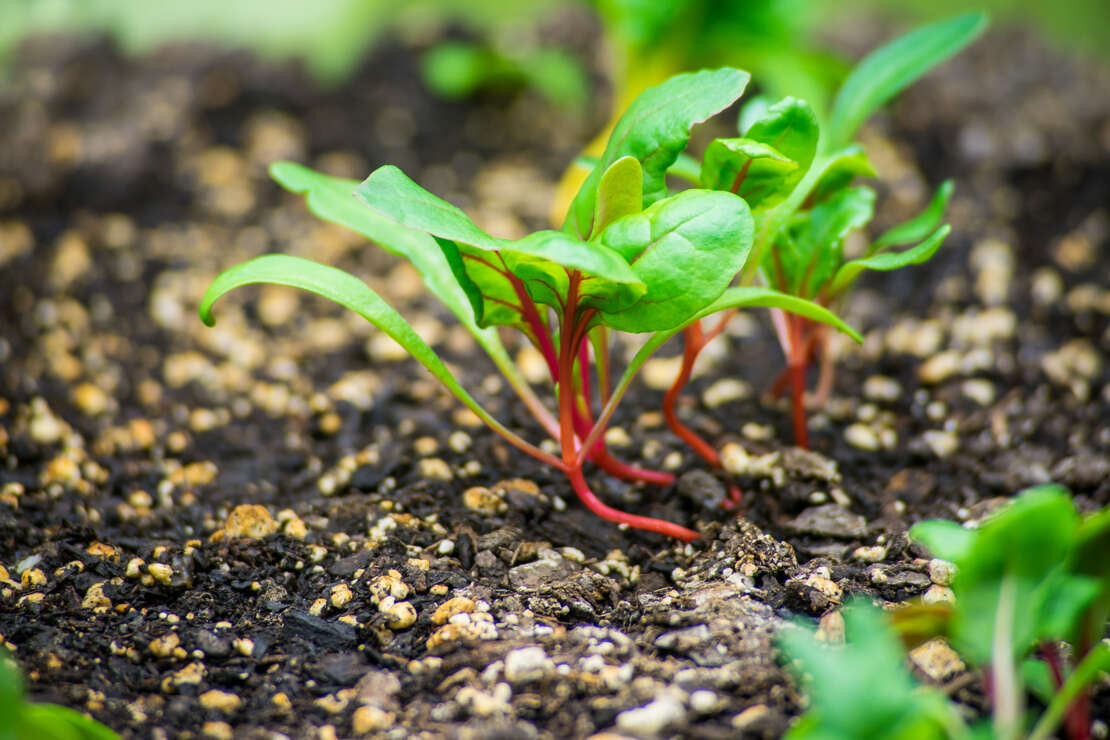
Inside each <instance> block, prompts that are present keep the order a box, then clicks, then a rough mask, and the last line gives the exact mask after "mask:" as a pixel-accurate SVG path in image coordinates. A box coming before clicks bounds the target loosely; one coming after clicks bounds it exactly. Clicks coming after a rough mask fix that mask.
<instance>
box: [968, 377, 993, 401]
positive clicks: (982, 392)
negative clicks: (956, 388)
mask: <svg viewBox="0 0 1110 740" xmlns="http://www.w3.org/2000/svg"><path fill="white" fill-rule="evenodd" d="M961 390H962V391H963V394H964V396H966V397H967V398H970V399H971V400H972V401H974V402H975V403H977V404H979V405H980V406H990V405H991V404H992V403H994V397H995V391H994V383H992V382H990V381H989V380H984V379H982V378H972V379H970V380H965V381H964V383H963V386H962V387H961Z"/></svg>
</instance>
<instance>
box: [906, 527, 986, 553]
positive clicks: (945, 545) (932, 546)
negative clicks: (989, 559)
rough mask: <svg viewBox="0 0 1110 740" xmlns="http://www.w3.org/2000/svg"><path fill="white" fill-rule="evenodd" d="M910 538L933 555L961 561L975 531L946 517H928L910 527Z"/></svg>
mask: <svg viewBox="0 0 1110 740" xmlns="http://www.w3.org/2000/svg"><path fill="white" fill-rule="evenodd" d="M910 538H911V539H914V540H916V541H918V542H920V543H921V544H922V545H924V546H925V549H927V550H928V551H929V553H930V554H932V555H933V556H934V557H938V558H941V559H942V560H948V561H950V562H953V563H958V562H962V561H963V560H964V559H965V558H967V555H968V553H969V552H971V547H972V544H973V543H974V542H975V532H974V531H972V530H970V529H964V528H963V527H961V526H960V525H959V524H957V523H956V522H952V521H948V520H947V519H928V520H926V521H923V522H918V523H917V524H915V525H913V526H912V527H910Z"/></svg>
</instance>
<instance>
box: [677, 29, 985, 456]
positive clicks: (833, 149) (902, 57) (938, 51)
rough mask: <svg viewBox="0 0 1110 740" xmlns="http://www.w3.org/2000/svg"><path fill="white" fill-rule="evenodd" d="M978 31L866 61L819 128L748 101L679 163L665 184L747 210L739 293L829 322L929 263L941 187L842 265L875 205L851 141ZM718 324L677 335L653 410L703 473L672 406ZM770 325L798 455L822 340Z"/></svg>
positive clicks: (793, 324) (796, 328)
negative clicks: (773, 294)
mask: <svg viewBox="0 0 1110 740" xmlns="http://www.w3.org/2000/svg"><path fill="white" fill-rule="evenodd" d="M985 26H986V17H985V16H984V15H983V14H981V13H971V14H968V15H963V16H959V17H957V18H953V19H950V20H946V21H943V22H940V23H936V24H933V25H930V26H926V27H923V28H920V29H917V30H915V31H912V32H910V33H908V34H906V35H904V36H902V37H901V38H898V39H896V40H895V41H892V42H891V43H889V44H887V45H885V46H883V47H881V48H879V49H877V50H876V51H874V52H872V53H871V54H869V55H868V56H867V57H865V58H864V59H863V60H862V61H861V62H860V63H859V64H858V65H857V66H856V67H855V69H853V70H852V72H851V73H850V74H849V75H848V78H847V79H846V80H845V81H844V84H843V85H842V86H841V88H840V90H839V91H838V92H837V94H836V97H835V99H834V101H833V104H832V111H831V112H830V113H829V114H828V115H827V116H825V117H824V120H825V124H824V125H822V124H820V123H819V122H818V121H819V119H818V116H817V114H816V113H815V112H814V110H813V108H812V107H811V106H810V105H809V104H808V103H806V102H805V101H803V100H799V99H796V98H790V97H787V98H783V99H782V100H780V101H778V102H777V103H775V104H773V105H768V104H767V101H765V100H762V99H760V98H756V99H755V100H753V101H752V102H751V103H749V104H748V105H747V106H745V108H744V109H743V110H742V112H741V116H740V120H739V133H740V136H739V137H735V138H725V139H717V140H715V141H713V142H712V143H710V144H709V146H708V147H707V149H706V150H705V153H704V155H703V158H702V161H701V163H700V165H699V163H697V162H696V161H694V160H691V159H689V158H683V159H681V160H679V162H678V164H677V166H676V167H675V168H673V169H672V174H674V175H677V176H680V177H683V178H685V179H687V180H690V181H692V182H693V183H694V184H695V185H696V186H697V187H701V188H706V189H710V190H719V191H727V192H731V193H734V194H736V195H739V196H740V197H742V198H744V199H745V200H746V201H747V203H748V205H749V206H750V207H751V209H752V214H753V216H754V219H755V224H756V232H755V234H756V235H755V241H754V245H753V248H752V258H751V259H750V260H749V261H748V263H747V265H746V266H745V268H744V271H743V275H742V277H741V284H742V285H744V284H748V283H750V282H751V281H752V280H753V278H754V277H755V274H756V272H757V271H760V272H761V273H762V276H763V278H764V280H765V281H766V283H767V284H768V285H769V286H771V287H773V288H775V289H777V290H779V291H781V292H783V293H786V294H788V295H792V296H795V297H798V298H804V299H807V300H811V301H815V302H817V303H819V304H820V305H823V306H825V307H828V308H830V309H833V310H834V312H836V311H837V310H839V308H840V307H841V305H842V304H843V301H844V298H845V296H846V295H847V293H848V292H849V291H850V290H851V287H852V285H853V283H854V282H855V280H856V279H857V278H858V277H859V275H860V274H861V273H862V272H863V271H864V270H879V271H886V270H895V269H898V268H901V267H905V266H907V265H913V264H919V263H921V262H924V261H926V260H928V259H930V258H931V257H932V256H933V254H935V253H936V251H937V249H938V248H939V247H940V245H941V243H942V242H943V241H944V238H945V237H946V236H947V235H948V232H949V227H948V226H947V225H942V224H941V223H940V222H941V219H942V217H943V215H944V210H945V208H946V206H947V204H948V200H949V198H950V197H951V195H952V183H951V181H946V182H944V183H942V184H941V186H940V187H939V188H938V189H937V192H936V195H934V197H933V199H932V202H930V204H929V205H928V207H926V209H925V210H924V211H923V212H922V213H921V214H919V215H918V216H916V217H914V218H913V219H911V220H909V221H907V222H905V223H903V224H900V225H898V226H895V227H894V228H892V229H890V230H889V231H887V232H886V233H884V234H883V235H882V236H880V237H879V238H878V239H876V240H875V241H873V242H872V243H871V244H870V246H868V247H867V249H866V251H865V252H864V254H863V255H862V256H861V257H859V258H856V259H847V258H846V257H845V255H844V250H843V245H844V240H845V238H846V237H847V236H848V235H849V233H851V232H852V231H855V230H858V229H861V228H863V227H864V226H865V225H866V224H867V223H868V222H869V221H870V220H871V217H872V215H873V210H874V202H875V192H874V191H873V190H872V189H871V188H869V187H866V186H855V185H853V181H854V180H855V178H856V177H857V176H873V175H875V174H876V172H875V170H874V168H873V167H872V165H871V163H870V162H869V161H868V158H867V154H866V153H865V152H864V150H863V148H862V147H861V146H860V145H859V144H856V143H852V141H851V139H852V137H853V136H854V135H855V132H856V130H857V129H858V128H859V126H860V125H861V124H862V123H863V122H864V121H865V120H866V119H867V118H868V117H869V116H870V115H871V114H872V113H873V112H874V111H875V110H877V109H878V108H879V107H880V106H881V105H883V104H884V103H885V102H887V101H888V100H890V99H891V98H892V97H893V96H894V95H896V94H897V93H898V92H899V91H901V90H902V89H903V88H905V87H906V86H908V85H909V84H910V83H912V82H913V81H914V80H916V79H917V78H918V77H920V76H921V75H923V74H924V73H925V72H927V71H929V70H930V69H931V68H933V67H934V66H936V65H937V64H939V63H940V62H942V61H944V60H945V59H947V58H948V57H950V56H952V55H953V54H955V53H956V52H957V51H959V50H960V49H962V48H963V47H964V46H966V45H967V44H968V43H970V42H971V41H972V40H973V39H974V38H975V37H976V36H977V35H978V34H979V33H981V32H982V30H983V28H984V27H985ZM907 245H913V246H907ZM895 248H902V249H901V251H896V249H895ZM729 318H730V315H729V314H728V313H724V314H722V315H721V316H719V317H717V319H716V322H715V323H714V324H713V326H712V327H711V328H708V329H707V328H706V327H703V326H701V324H700V322H693V323H691V324H690V325H689V326H688V327H687V328H686V329H685V330H684V336H685V341H686V351H685V354H684V362H683V365H682V370H681V372H680V373H679V376H678V378H677V379H676V380H675V384H674V387H672V389H671V391H670V393H668V394H667V399H666V403H665V407H664V413H665V414H666V416H667V420H668V422H669V423H670V425H671V427H672V429H674V430H675V432H676V433H678V434H679V435H680V436H682V437H683V438H684V439H687V440H688V441H690V442H691V444H693V445H694V447H695V449H697V450H699V452H700V453H701V454H702V456H703V457H705V458H706V460H707V461H709V462H710V463H711V464H716V452H715V451H714V450H713V449H712V448H710V447H709V446H708V445H706V444H705V443H704V442H701V441H700V440H697V441H695V440H696V435H694V433H693V432H692V431H690V430H689V429H686V428H685V427H683V426H682V425H681V423H680V422H679V421H678V419H677V417H676V416H675V413H674V402H675V399H676V398H677V396H678V393H679V391H680V390H681V389H682V387H683V385H684V384H685V383H686V381H687V380H688V379H689V376H690V370H691V368H692V367H693V363H694V361H695V360H696V358H697V355H698V353H699V352H700V351H701V350H702V348H704V346H705V345H706V344H707V343H708V341H710V340H711V339H712V338H713V337H715V336H716V335H717V334H719V333H720V332H721V331H722V330H723V329H724V328H725V324H726V323H727V322H728V319H729ZM772 318H773V322H774V326H775V331H776V334H777V336H778V340H779V343H780V344H781V345H782V348H783V352H784V353H785V355H786V361H787V368H786V370H785V371H784V372H783V374H782V375H781V376H780V378H779V380H778V381H776V383H775V384H774V387H773V388H772V391H773V393H775V394H776V395H778V394H781V393H782V392H783V391H784V390H785V388H786V386H787V385H789V386H790V389H791V393H792V396H793V414H792V417H793V427H794V439H795V443H796V444H797V445H799V446H800V447H808V446H809V439H808V433H807V430H806V415H805V404H804V395H805V385H806V371H807V368H808V367H809V365H810V363H811V362H812V361H813V360H814V359H815V358H818V357H819V358H820V360H821V375H820V381H819V384H818V388H817V394H816V395H817V400H818V402H821V401H823V400H824V399H825V398H826V396H827V395H828V393H829V391H830V390H831V387H832V358H831V356H830V352H829V342H828V334H827V332H826V331H825V330H824V326H822V325H819V324H816V323H814V322H812V321H810V320H809V319H808V318H806V317H805V316H801V315H798V314H794V313H792V312H790V311H788V310H783V309H772Z"/></svg>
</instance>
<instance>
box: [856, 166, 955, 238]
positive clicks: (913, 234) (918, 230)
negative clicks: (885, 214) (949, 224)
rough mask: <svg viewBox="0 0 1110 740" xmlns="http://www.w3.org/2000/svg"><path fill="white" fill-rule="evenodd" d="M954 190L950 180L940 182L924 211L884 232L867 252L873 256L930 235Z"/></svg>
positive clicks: (942, 214) (938, 222)
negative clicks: (888, 248)
mask: <svg viewBox="0 0 1110 740" xmlns="http://www.w3.org/2000/svg"><path fill="white" fill-rule="evenodd" d="M954 190H955V184H954V183H953V182H952V180H945V181H944V182H942V183H941V184H940V187H938V188H937V192H936V193H934V194H933V199H932V200H930V201H929V205H927V206H926V207H925V210H923V211H922V212H921V213H919V214H917V215H916V216H914V217H913V218H911V219H910V220H909V221H904V222H903V223H900V224H898V225H897V226H893V227H891V228H890V229H889V230H887V231H886V232H884V233H883V235H882V236H880V237H879V238H878V239H876V240H875V242H874V243H873V244H872V245H871V247H870V249H868V252H869V253H870V254H874V253H875V252H879V251H882V250H883V249H886V248H887V247H892V246H901V245H903V244H911V243H913V242H917V241H921V240H922V239H924V238H926V237H927V236H929V235H930V234H932V233H933V232H934V231H936V230H937V227H939V226H940V222H941V219H943V218H944V211H945V209H947V208H948V201H949V200H951V198H952V192H953V191H954Z"/></svg>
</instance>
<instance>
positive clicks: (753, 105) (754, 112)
mask: <svg viewBox="0 0 1110 740" xmlns="http://www.w3.org/2000/svg"><path fill="white" fill-rule="evenodd" d="M771 102H772V101H771V98H769V97H767V96H766V95H756V96H754V97H751V98H748V100H746V101H744V103H743V104H742V105H741V106H740V115H738V116H737V117H736V133H738V134H740V135H741V136H743V135H744V134H746V133H748V129H750V128H751V127H752V124H753V123H755V122H756V121H757V120H759V119H760V118H762V117H763V115H764V114H765V113H766V112H767V109H768V108H770V107H771Z"/></svg>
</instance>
